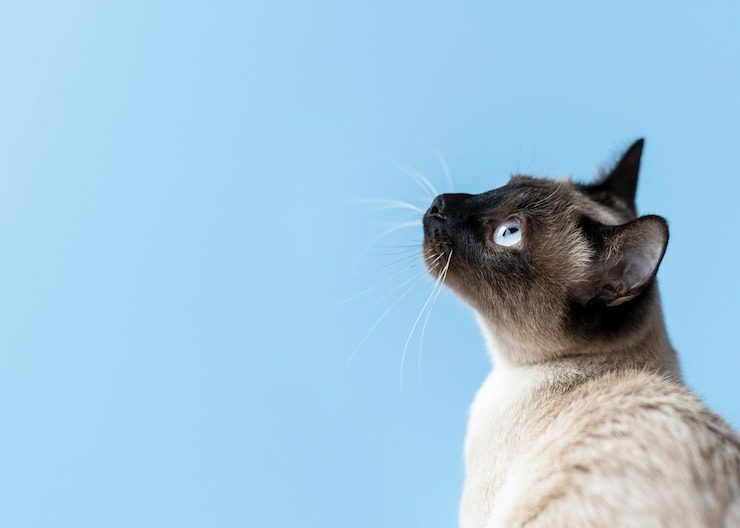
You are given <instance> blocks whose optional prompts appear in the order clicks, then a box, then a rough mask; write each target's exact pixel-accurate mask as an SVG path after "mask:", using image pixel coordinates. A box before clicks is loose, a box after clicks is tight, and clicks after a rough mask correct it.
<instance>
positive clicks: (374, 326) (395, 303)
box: [345, 277, 424, 366]
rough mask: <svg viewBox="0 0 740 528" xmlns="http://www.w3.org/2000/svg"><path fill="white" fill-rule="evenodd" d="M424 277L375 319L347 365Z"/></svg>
mask: <svg viewBox="0 0 740 528" xmlns="http://www.w3.org/2000/svg"><path fill="white" fill-rule="evenodd" d="M423 279H424V277H420V278H419V279H418V280H417V281H416V282H414V283H413V284H412V285H411V286H410V287H409V288H408V289H407V290H406V291H405V292H403V293H402V294H401V296H400V297H399V298H398V299H396V300H395V301H394V302H393V304H391V305H390V306H389V307H388V308H387V309H386V310H385V311H384V312H383V313H382V314H381V315H380V317H379V318H378V320H377V321H375V324H374V325H373V326H372V327H370V330H368V332H367V334H365V337H363V338H362V340H361V341H360V343H359V344H358V345H357V347H355V349H354V350H353V351H352V354H350V356H349V358H347V361H346V363H345V366H347V365H349V364H350V362H351V361H352V359H353V358H354V357H355V356H356V355H357V352H358V351H359V350H360V348H362V345H364V344H365V341H367V340H368V338H369V337H370V335H371V334H372V333H373V331H374V330H375V329H376V328H377V326H378V325H379V324H380V323H381V321H383V319H385V316H386V315H388V313H390V311H391V310H392V309H393V308H394V307H395V306H396V305H397V304H398V303H400V302H401V301H402V300H403V299H404V298H405V297H406V296H407V295H408V294H409V293H410V292H411V290H413V289H414V288H416V286H418V285H419V282H421V281H422V280H423Z"/></svg>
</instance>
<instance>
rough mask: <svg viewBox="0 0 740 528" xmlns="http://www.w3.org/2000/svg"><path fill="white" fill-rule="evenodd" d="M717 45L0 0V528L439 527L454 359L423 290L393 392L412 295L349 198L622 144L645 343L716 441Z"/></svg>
mask: <svg viewBox="0 0 740 528" xmlns="http://www.w3.org/2000/svg"><path fill="white" fill-rule="evenodd" d="M738 27H740V7H738V4H737V3H736V2H729V1H728V2H704V3H703V4H702V6H701V7H698V4H694V3H681V2H679V3H676V2H653V3H646V2H638V1H632V0H630V1H625V2H618V3H611V4H609V5H606V4H604V3H599V2H557V3H553V2H531V1H521V2H510V3H508V5H505V4H504V3H501V2H498V3H495V2H450V3H447V4H441V3H430V2H411V3H400V2H390V1H382V0H381V1H374V2H365V3H362V4H360V3H351V2H339V1H336V2H330V1H320V2H305V3H298V2H287V3H280V2H256V1H253V2H247V3H244V2H203V3H202V4H200V5H197V4H194V3H188V2H169V3H166V2H161V3H160V2H157V3H153V2H138V3H137V2H120V3H112V2H111V3H102V2H58V3H54V2H47V3H43V2H15V3H13V4H12V5H11V4H9V5H6V6H4V7H3V8H2V10H0V66H1V67H2V70H0V270H2V281H0V417H2V423H3V427H2V434H1V435H0V473H1V474H2V478H1V479H0V525H2V526H14V527H26V526H28V527H40V526H44V527H46V526H51V527H100V526H106V527H108V526H111V527H115V526H120V527H130V526H139V527H145V526H151V527H155V526H156V527H159V526H182V527H184V526H224V527H226V526H234V527H236V526H239V527H244V526H250V527H255V528H257V527H288V526H316V527H319V526H321V527H346V526H352V527H363V526H368V527H371V526H372V527H377V526H384V527H392V526H399V527H400V526H404V527H408V526H425V527H433V526H439V527H448V526H453V525H454V523H455V519H456V508H457V500H458V494H459V490H460V487H461V483H462V458H461V457H462V438H463V433H464V427H465V421H466V413H467V406H468V404H469V402H470V400H471V399H472V396H473V394H474V392H475V390H476V388H477V385H478V384H479V383H480V381H481V380H482V379H483V377H484V375H485V373H486V369H487V368H488V363H487V359H486V357H485V352H484V348H483V343H482V339H481V338H480V335H479V331H478V329H477V328H476V326H475V324H474V318H473V315H472V313H471V311H470V310H469V309H468V308H467V307H465V306H464V305H462V304H461V303H460V302H459V301H458V300H457V299H455V298H454V297H453V296H452V295H451V294H449V293H447V292H443V294H442V295H441V296H440V298H439V299H438V301H437V302H436V303H435V306H434V310H433V312H432V315H431V318H430V319H429V324H428V326H427V327H426V332H425V337H424V343H423V345H422V346H420V345H419V337H420V334H421V327H422V326H423V324H424V320H425V319H424V316H422V318H421V319H420V322H419V324H418V325H417V327H416V331H415V332H414V335H413V336H412V337H411V338H410V340H409V345H408V347H407V351H406V357H405V359H404V370H403V390H402V391H401V389H400V384H401V375H402V373H401V358H402V355H403V350H404V346H405V343H406V342H407V339H408V336H409V332H410V330H411V328H412V327H413V325H414V322H415V320H416V319H417V316H418V314H419V311H420V309H421V308H422V306H423V305H424V303H425V301H426V299H427V297H428V295H429V293H430V291H431V289H432V286H433V282H432V280H431V279H428V278H427V279H424V280H423V281H421V282H420V283H419V284H418V285H417V287H415V288H413V289H412V290H410V291H409V292H408V293H406V291H407V288H408V287H409V286H411V285H412V284H414V282H413V281H412V282H408V283H407V285H402V286H400V287H399V286H398V285H399V284H402V283H403V281H404V280H406V278H407V277H411V276H412V273H415V272H417V271H420V269H421V268H420V266H419V265H418V257H417V258H415V259H414V258H410V259H407V260H404V257H407V256H413V255H414V254H415V253H414V251H415V250H414V249H413V245H414V244H418V242H419V241H420V238H421V234H420V230H419V229H418V228H416V229H413V228H409V229H404V230H399V231H397V232H394V233H393V234H392V235H391V236H389V237H387V238H386V239H384V240H383V241H381V242H378V244H376V245H375V246H373V247H372V248H371V249H369V250H368V251H366V252H363V249H364V248H365V247H366V246H367V244H368V243H369V242H370V241H372V240H373V239H374V238H375V237H376V236H377V235H378V234H380V233H381V232H383V231H384V230H385V229H386V228H387V226H388V225H389V224H392V223H394V222H399V221H403V220H409V219H411V218H412V217H413V215H411V216H406V214H405V213H403V211H395V210H392V209H386V208H382V207H377V206H375V205H372V204H369V203H365V202H359V201H358V200H361V199H369V198H389V199H402V200H408V201H411V202H413V203H415V204H417V205H420V206H421V207H426V206H427V203H428V199H427V198H426V197H425V196H424V193H423V192H421V190H420V189H419V187H417V186H416V185H415V184H414V183H413V181H412V180H411V179H410V178H408V177H407V176H406V175H405V174H404V172H403V171H402V170H401V169H400V168H399V165H401V166H410V167H413V168H415V169H417V170H418V171H420V172H422V173H423V174H425V175H426V176H428V177H429V178H430V180H432V182H433V183H434V184H435V185H437V186H438V187H445V185H446V177H445V175H444V171H443V167H442V164H441V163H440V162H439V160H438V158H437V153H440V154H441V155H442V156H443V158H444V160H446V163H447V165H448V166H449V169H450V171H451V174H452V177H453V180H454V185H455V189H456V190H459V191H468V192H480V191H483V190H487V189H488V188H491V187H494V186H498V185H500V184H502V183H504V182H505V181H506V180H507V178H508V175H509V174H510V173H512V172H525V173H531V174H536V175H545V174H548V175H553V176H564V175H568V174H572V175H574V177H576V178H577V179H579V180H587V179H588V178H589V177H590V176H591V175H593V174H594V171H595V170H596V168H597V167H598V166H600V165H603V164H604V163H608V162H610V161H613V160H614V157H615V156H616V155H618V154H619V152H620V150H621V149H622V148H624V147H625V146H627V145H628V144H629V143H630V141H632V140H633V139H635V138H637V137H640V136H645V137H646V138H647V146H646V151H645V156H644V163H643V178H642V180H641V183H640V189H639V196H638V199H639V204H640V207H641V210H642V211H644V212H652V213H658V214H662V215H664V216H666V217H667V218H668V219H669V221H670V226H671V242H670V245H669V249H668V253H667V255H666V258H665V261H664V263H663V266H662V269H661V272H660V280H661V286H662V291H663V298H664V301H665V311H666V317H667V322H668V326H669V329H670V331H671V335H672V338H673V341H674V344H675V345H676V347H677V348H678V349H679V351H680V353H681V358H682V361H683V365H684V369H685V375H686V379H687V380H688V382H689V383H690V384H691V386H692V387H694V388H695V389H696V390H697V391H698V392H699V393H701V394H702V395H704V396H705V397H706V399H707V401H708V402H709V404H710V405H711V406H712V407H713V408H714V409H716V410H718V411H720V412H721V413H723V414H724V415H725V416H727V417H728V418H729V419H730V420H731V421H732V423H733V424H734V425H735V426H738V425H740V405H738V400H739V398H738V395H739V394H740V392H739V391H738V384H737V381H736V380H737V377H738V372H739V371H740V353H739V350H738V344H737V343H738V338H737V326H738V310H737V300H738V299H739V298H740V285H739V284H738V282H737V281H736V280H735V275H736V270H737V260H738V256H739V255H740V253H739V251H738V240H739V239H738V236H737V230H738V228H739V227H740V220H738V207H737V204H736V201H737V196H738V191H739V190H740V148H739V147H740V103H739V102H738V101H740V98H738V95H737V94H738V93H740V71H739V70H738V67H737V66H738V64H740V60H739V59H740V57H739V55H740V32H738ZM405 250H409V251H410V252H409V253H403V252H402V251H405ZM396 252H399V253H397V254H396ZM414 263H416V267H414V268H412V269H409V270H407V271H406V272H404V273H401V274H398V273H399V272H401V271H402V270H404V269H405V268H406V267H408V266H410V265H411V264H414ZM394 274H398V275H396V276H393V275H394ZM368 288H374V289H372V290H371V291H369V292H368V293H367V294H366V295H363V296H360V297H357V298H355V299H352V300H350V301H348V302H343V303H342V302H340V301H342V300H344V299H347V298H349V297H352V296H354V295H356V294H358V293H360V292H363V291H365V290H366V289H368ZM403 295H405V296H404V297H403V298H402V299H401V300H400V301H399V302H398V303H397V304H395V306H394V308H393V309H392V310H391V311H390V312H389V313H388V314H387V316H386V317H385V318H384V319H383V320H382V321H381V322H380V323H379V324H377V326H376V327H375V329H374V331H373V332H372V334H371V335H370V336H369V337H368V338H367V339H364V337H365V336H366V334H367V332H368V330H369V329H370V328H371V327H373V326H374V324H375V322H376V321H377V319H378V318H379V317H380V316H381V315H382V314H383V313H384V312H385V311H386V309H387V308H388V307H389V306H391V305H392V304H393V303H394V302H396V300H397V299H398V298H399V297H400V296H403ZM363 339H364V341H363ZM359 345H361V346H359ZM353 354H354V357H353V359H352V360H351V361H349V362H348V359H349V357H350V356H352V355H353ZM420 358H421V359H420Z"/></svg>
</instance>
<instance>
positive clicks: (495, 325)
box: [423, 139, 740, 528]
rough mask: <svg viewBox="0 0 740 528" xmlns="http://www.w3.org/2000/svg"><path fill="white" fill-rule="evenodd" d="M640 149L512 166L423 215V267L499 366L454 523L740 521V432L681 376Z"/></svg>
mask: <svg viewBox="0 0 740 528" xmlns="http://www.w3.org/2000/svg"><path fill="white" fill-rule="evenodd" d="M643 145H644V140H642V139H640V140H638V141H636V142H635V143H634V144H632V146H631V147H629V148H628V149H627V150H626V152H625V153H624V154H623V156H622V157H621V159H620V160H619V162H618V163H617V164H616V165H615V166H614V168H613V169H612V170H611V171H609V172H606V173H603V174H602V176H601V177H600V178H599V179H598V180H597V181H596V183H593V184H578V183H572V182H571V181H567V180H561V181H555V180H548V179H539V178H532V177H527V176H514V177H512V178H511V180H510V181H509V183H507V184H506V185H504V186H503V187H499V188H497V189H494V190H492V191H489V192H485V193H482V194H477V195H471V194H442V195H439V196H437V197H436V198H435V199H434V201H433V203H432V205H431V206H430V207H429V209H428V210H427V211H426V213H425V214H424V218H423V226H424V242H423V253H424V257H425V259H426V261H427V267H428V269H429V271H430V273H431V274H432V275H434V276H436V277H441V276H442V275H441V274H442V273H444V280H445V284H446V285H447V286H449V287H451V288H452V289H453V290H454V291H455V292H456V293H457V294H458V295H459V296H460V297H461V298H462V299H463V300H465V301H466V302H467V303H468V304H470V305H471V306H472V307H473V308H474V309H475V312H476V315H477V317H478V321H479V324H480V326H481V328H482V330H483V333H484V335H485V338H486V341H487V345H488V349H489V352H490V355H491V356H492V360H493V365H494V368H493V369H492V371H491V373H490V374H489V375H488V377H487V379H486V380H485V382H484V383H483V385H482V387H481V388H480V389H479V390H478V392H477V394H476V396H475V399H474V401H473V404H472V406H471V409H470V417H469V423H468V429H467V433H466V440H465V471H466V475H465V483H464V490H463V495H462V499H461V504H460V513H459V523H460V526H461V528H497V527H520V526H528V527H569V528H573V527H580V526H584V527H585V526H588V527H594V526H630V527H639V526H646V527H653V526H655V527H663V526H666V527H668V526H670V527H673V526H690V527H700V526H725V527H729V526H740V438H739V437H738V436H737V434H736V433H735V432H734V431H733V429H732V428H731V427H730V426H729V425H728V424H727V423H725V422H724V421H723V420H722V419H721V418H719V417H718V416H717V415H715V414H713V413H712V412H711V411H710V410H709V409H708V408H707V407H706V406H705V405H704V403H703V402H702V401H701V400H700V399H699V398H698V397H697V396H695V395H694V394H693V393H692V392H691V391H690V390H689V389H688V388H687V387H686V386H685V385H684V384H683V383H682V381H681V372H680V368H679V364H678V360H677V356H676V352H675V350H674V349H673V347H672V345H671V343H670V341H669V339H668V336H667V333H666V329H665V324H664V322H663V314H662V310H661V304H660V298H659V292H658V285H657V281H656V278H655V277H656V273H657V271H658V267H659V265H660V262H661V260H662V259H663V255H664V253H665V249H666V245H667V243H668V226H667V223H666V221H665V220H664V219H663V218H662V217H660V216H655V215H646V216H640V217H638V215H637V208H636V206H635V192H636V189H637V178H638V172H639V168H640V159H641V156H642V151H643ZM442 268H444V269H442Z"/></svg>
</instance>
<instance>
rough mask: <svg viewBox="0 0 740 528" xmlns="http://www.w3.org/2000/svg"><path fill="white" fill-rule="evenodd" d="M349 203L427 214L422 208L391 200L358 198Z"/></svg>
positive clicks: (402, 201)
mask: <svg viewBox="0 0 740 528" xmlns="http://www.w3.org/2000/svg"><path fill="white" fill-rule="evenodd" d="M347 203H365V204H375V205H379V206H381V207H382V208H386V209H392V208H396V209H408V210H409V211H414V212H415V213H424V212H425V209H422V208H421V207H420V206H418V205H414V204H412V203H409V202H406V201H404V200H390V199H383V198H358V199H355V200H348V201H347Z"/></svg>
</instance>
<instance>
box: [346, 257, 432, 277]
mask: <svg viewBox="0 0 740 528" xmlns="http://www.w3.org/2000/svg"><path fill="white" fill-rule="evenodd" d="M418 256H419V255H418V254H416V253H414V254H412V255H406V256H404V257H401V258H399V259H397V260H394V261H393V262H389V263H388V264H383V265H382V266H379V267H377V268H375V269H372V270H370V271H366V272H364V273H360V274H359V275H356V276H355V277H353V278H354V279H360V278H362V277H367V276H368V275H372V274H373V273H378V272H379V271H382V270H384V269H386V268H390V267H391V266H394V265H396V264H400V263H402V262H408V261H411V260H412V259H415V258H416V257H418ZM414 265H415V264H414Z"/></svg>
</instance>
